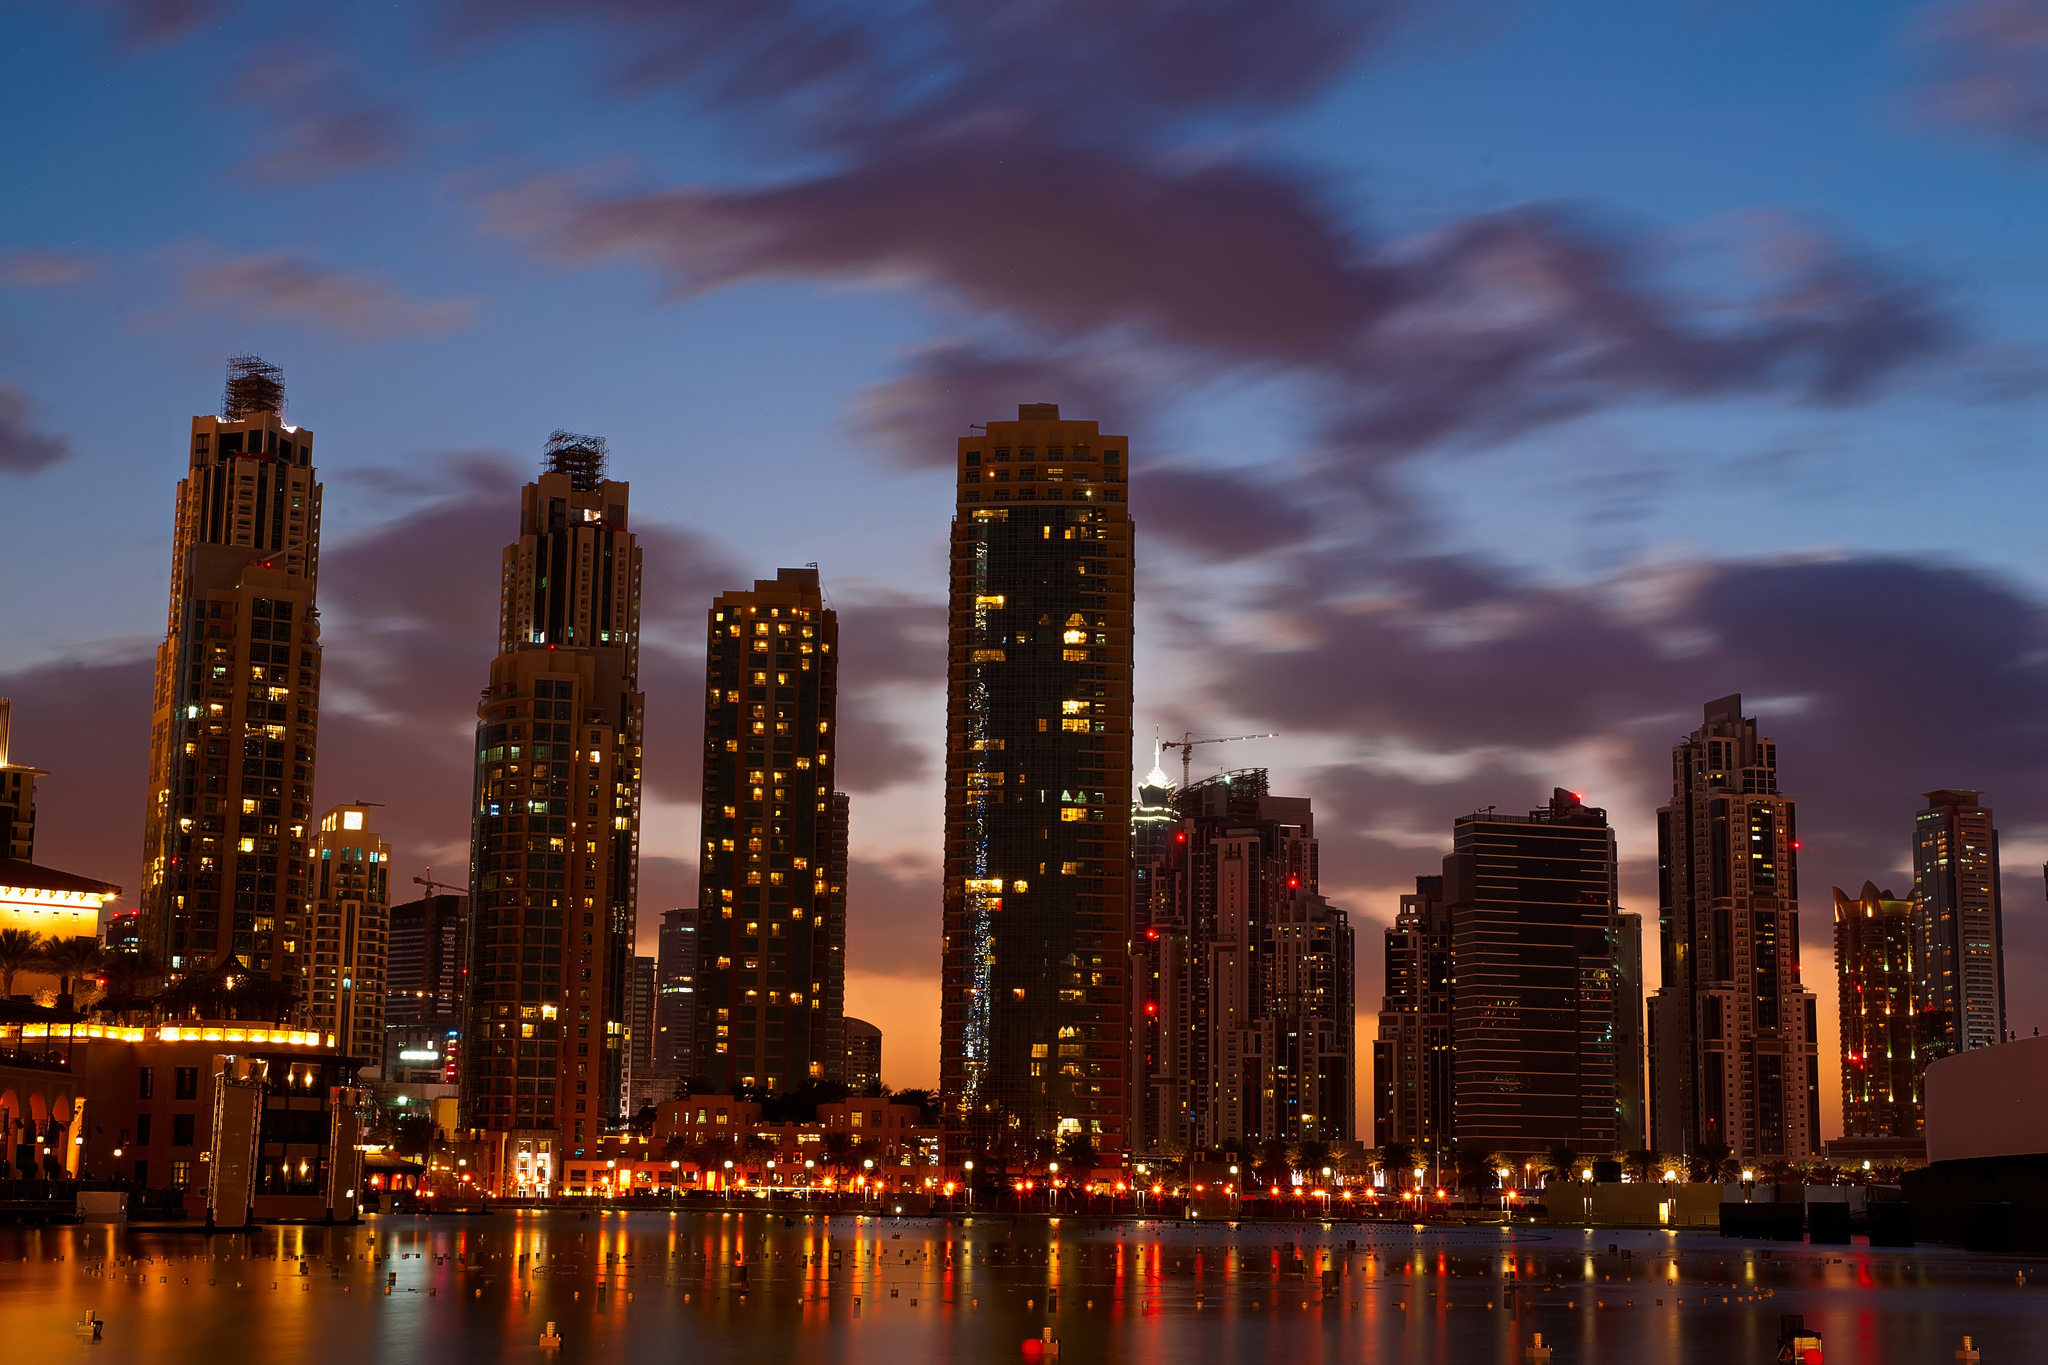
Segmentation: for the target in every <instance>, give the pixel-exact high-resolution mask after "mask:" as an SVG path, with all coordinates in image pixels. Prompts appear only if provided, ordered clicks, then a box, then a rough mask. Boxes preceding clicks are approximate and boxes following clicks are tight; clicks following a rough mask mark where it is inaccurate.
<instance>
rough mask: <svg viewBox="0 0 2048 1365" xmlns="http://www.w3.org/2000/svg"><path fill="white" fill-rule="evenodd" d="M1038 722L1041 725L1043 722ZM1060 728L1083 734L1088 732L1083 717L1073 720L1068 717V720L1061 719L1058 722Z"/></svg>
mask: <svg viewBox="0 0 2048 1365" xmlns="http://www.w3.org/2000/svg"><path fill="white" fill-rule="evenodd" d="M1039 723H1040V724H1041V725H1042V724H1044V722H1043V721H1041V722H1039ZM1060 729H1061V730H1066V731H1073V732H1075V733H1078V734H1083V735H1085V734H1087V733H1088V721H1087V720H1086V718H1083V719H1079V720H1073V719H1069V720H1063V721H1061V722H1060Z"/></svg>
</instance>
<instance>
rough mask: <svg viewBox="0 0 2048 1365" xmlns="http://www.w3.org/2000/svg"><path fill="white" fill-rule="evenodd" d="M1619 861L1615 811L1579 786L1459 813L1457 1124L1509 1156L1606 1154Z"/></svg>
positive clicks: (1454, 910)
mask: <svg viewBox="0 0 2048 1365" xmlns="http://www.w3.org/2000/svg"><path fill="white" fill-rule="evenodd" d="M1617 877H1618V874H1617V862H1616V855H1615V843H1614V831H1613V829H1611V828H1610V827H1609V826H1608V824H1607V812H1606V811H1604V810H1600V809H1597V808H1595V807H1591V806H1587V805H1585V804H1583V803H1582V802H1581V801H1580V800H1579V799H1578V797H1577V796H1576V795H1574V794H1573V793H1571V792H1568V791H1563V790H1559V791H1557V792H1555V793H1553V794H1552V796H1551V799H1550V804H1549V805H1548V806H1546V807H1544V808H1542V809H1539V810H1533V811H1530V812H1529V813H1528V814H1527V815H1521V816H1517V815H1502V814H1498V813H1496V812H1494V811H1491V810H1486V811H1480V812H1478V813H1476V814H1473V815H1465V816H1460V817H1459V818H1458V819H1457V820H1456V821H1455V822H1454V823H1453V825H1452V832H1451V856H1450V857H1448V858H1446V859H1444V889H1443V897H1444V908H1445V913H1446V915H1447V916H1448V918H1449V920H1450V925H1451V963H1452V969H1453V980H1454V984H1453V986H1452V991H1451V1019H1452V1025H1451V1031H1452V1046H1453V1057H1452V1085H1453V1090H1454V1099H1453V1105H1452V1107H1453V1114H1454V1117H1453V1126H1454V1128H1455V1130H1456V1136H1457V1140H1458V1141H1459V1142H1461V1143H1466V1142H1470V1143H1479V1144H1482V1145H1484V1146H1485V1147H1487V1148H1489V1149H1491V1150H1493V1151H1496V1152H1500V1153H1502V1154H1504V1155H1514V1156H1540V1155H1542V1154H1543V1153H1545V1152H1547V1151H1549V1150H1550V1149H1551V1148H1552V1147H1556V1146H1569V1147H1574V1148H1577V1149H1578V1150H1580V1151H1586V1152H1601V1153H1605V1152H1611V1151H1613V1150H1614V1145H1615V1134H1616V1113H1615V1045H1616V1039H1615V1033H1616V1022H1617V1018H1616V1011H1615V990H1616V982H1615V961H1614V957H1615V954H1614V936H1615V934H1616V933H1617V925H1616V922H1615V915H1616V905H1615V896H1616V888H1617Z"/></svg>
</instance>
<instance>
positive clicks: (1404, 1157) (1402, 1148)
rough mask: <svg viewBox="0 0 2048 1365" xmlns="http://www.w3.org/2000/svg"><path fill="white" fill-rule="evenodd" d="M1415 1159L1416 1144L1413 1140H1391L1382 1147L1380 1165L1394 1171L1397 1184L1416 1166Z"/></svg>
mask: <svg viewBox="0 0 2048 1365" xmlns="http://www.w3.org/2000/svg"><path fill="white" fill-rule="evenodd" d="M1415 1159H1416V1158H1415V1144H1413V1143H1411V1142H1389V1143H1387V1144H1386V1145H1385V1146H1384V1147H1381V1148H1380V1165H1381V1167H1382V1168H1384V1169H1386V1170H1388V1171H1392V1172H1393V1174H1394V1183H1395V1184H1396V1185H1399V1184H1400V1183H1401V1177H1402V1176H1404V1175H1406V1174H1408V1172H1409V1171H1411V1170H1413V1169H1414V1168H1415Z"/></svg>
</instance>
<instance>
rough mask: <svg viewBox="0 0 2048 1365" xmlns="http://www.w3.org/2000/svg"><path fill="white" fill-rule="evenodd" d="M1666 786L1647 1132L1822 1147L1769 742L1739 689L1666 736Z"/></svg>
mask: <svg viewBox="0 0 2048 1365" xmlns="http://www.w3.org/2000/svg"><path fill="white" fill-rule="evenodd" d="M1671 786H1672V793H1671V804H1669V805H1668V806H1664V807H1662V808H1660V809H1659V810H1658V812H1657V877H1658V890H1659V907H1658V918H1659V920H1660V924H1659V934H1658V938H1659V946H1660V951H1661V954H1662V965H1663V979H1664V984H1663V985H1662V986H1661V987H1660V988H1659V989H1658V991H1657V994H1656V995H1655V996H1654V997H1653V998H1652V1000H1651V1003H1650V1071H1651V1077H1650V1091H1651V1097H1652V1106H1653V1107H1652V1111H1651V1120H1652V1123H1653V1125H1654V1134H1655V1135H1654V1138H1653V1140H1652V1142H1651V1144H1650V1145H1651V1146H1652V1147H1654V1148H1656V1149H1657V1150H1659V1151H1661V1152H1666V1153H1673V1154H1675V1153H1687V1154H1690V1153H1694V1152H1698V1151H1701V1150H1703V1149H1709V1148H1717V1147H1726V1148H1728V1149H1729V1151H1730V1152H1732V1153H1733V1154H1734V1156H1735V1157H1736V1158H1737V1159H1739V1160H1743V1161H1752V1160H1760V1161H1768V1160H1778V1159H1782V1160H1786V1161H1799V1160H1803V1159H1805V1158H1807V1157H1809V1156H1811V1155H1813V1154H1814V1153H1815V1152H1817V1151H1819V1150H1820V1083H1819V1072H1818V1061H1817V1058H1816V1057H1815V1055H1814V1036H1815V1035H1814V1030H1815V1023H1814V996H1813V992H1811V991H1809V990H1807V989H1806V988H1805V987H1804V986H1803V985H1801V984H1800V980H1799V838H1798V831H1797V826H1796V824H1795V811H1794V806H1793V801H1792V798H1791V797H1789V796H1786V795H1784V794H1783V793H1782V792H1780V791H1779V790H1778V746H1777V745H1776V744H1774V743H1772V742H1771V741H1770V740H1768V739H1764V738H1761V737H1759V736H1758V734H1757V728H1756V721H1755V720H1753V719H1751V718H1748V717H1745V716H1744V715H1743V714H1742V698H1741V697H1740V696H1739V695H1736V696H1727V697H1722V698H1720V699H1718V700H1716V701H1710V702H1708V703H1707V706H1706V718H1705V723H1704V724H1703V725H1701V726H1700V728H1699V729H1697V730H1695V731H1694V732H1693V733H1692V734H1690V735H1688V736H1686V737H1685V738H1684V739H1683V740H1680V741H1679V743H1678V744H1677V746H1676V747H1674V748H1673V749H1672V752H1671Z"/></svg>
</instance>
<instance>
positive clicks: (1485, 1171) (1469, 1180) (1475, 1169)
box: [1456, 1142, 1500, 1189]
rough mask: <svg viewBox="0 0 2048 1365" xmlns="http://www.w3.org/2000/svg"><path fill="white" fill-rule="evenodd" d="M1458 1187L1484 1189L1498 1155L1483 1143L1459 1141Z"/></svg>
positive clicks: (1498, 1160)
mask: <svg viewBox="0 0 2048 1365" xmlns="http://www.w3.org/2000/svg"><path fill="white" fill-rule="evenodd" d="M1456 1160H1457V1167H1458V1188H1459V1189H1484V1188H1485V1186H1486V1182H1487V1180H1488V1179H1490V1178H1491V1177H1492V1175H1493V1172H1494V1169H1495V1168H1496V1167H1497V1166H1498V1165H1499V1164H1500V1157H1499V1156H1498V1155H1497V1154H1496V1153H1495V1152H1494V1150H1493V1149H1492V1148H1490V1147H1488V1146H1486V1145H1485V1144H1484V1143H1479V1142H1461V1143H1459V1144H1458V1150H1457V1157H1456Z"/></svg>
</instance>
